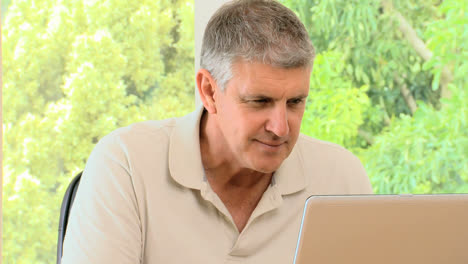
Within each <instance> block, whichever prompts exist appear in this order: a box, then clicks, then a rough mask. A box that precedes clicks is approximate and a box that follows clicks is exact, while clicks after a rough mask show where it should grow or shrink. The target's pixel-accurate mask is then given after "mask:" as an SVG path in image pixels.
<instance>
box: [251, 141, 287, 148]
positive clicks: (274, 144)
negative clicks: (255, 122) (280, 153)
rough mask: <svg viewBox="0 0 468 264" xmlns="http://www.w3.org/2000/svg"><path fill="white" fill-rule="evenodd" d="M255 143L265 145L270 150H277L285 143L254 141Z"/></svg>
mask: <svg viewBox="0 0 468 264" xmlns="http://www.w3.org/2000/svg"><path fill="white" fill-rule="evenodd" d="M256 141H257V142H258V143H260V144H262V145H265V146H267V147H271V148H278V147H280V146H281V145H283V144H284V143H286V141H283V142H271V141H261V140H256Z"/></svg>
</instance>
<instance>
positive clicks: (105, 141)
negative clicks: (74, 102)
mask: <svg viewBox="0 0 468 264" xmlns="http://www.w3.org/2000/svg"><path fill="white" fill-rule="evenodd" d="M176 123H177V118H169V119H164V120H149V121H142V122H137V123H133V124H130V125H128V126H125V127H120V128H117V129H115V130H114V131H112V132H110V133H109V134H107V135H105V136H104V137H102V138H101V139H100V140H99V143H98V145H97V148H98V149H99V148H118V149H122V148H123V149H132V148H146V147H152V145H154V144H157V145H158V146H159V147H162V146H163V145H166V144H169V139H170V135H171V132H172V130H173V129H174V127H175V126H176Z"/></svg>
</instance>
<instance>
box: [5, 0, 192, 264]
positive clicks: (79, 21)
mask: <svg viewBox="0 0 468 264" xmlns="http://www.w3.org/2000/svg"><path fill="white" fill-rule="evenodd" d="M193 33H194V32H193V2H192V1H184V0H166V1H165V0H161V1H152V0H142V1H130V2H128V1H122V0H110V1H73V0H71V1H60V0H41V1H29V0H13V1H12V3H11V5H10V6H9V11H8V16H7V17H6V21H5V25H4V28H3V32H2V40H3V51H4V53H3V56H4V57H3V69H4V76H3V78H4V94H3V96H4V108H3V111H4V134H5V141H4V142H5V144H4V146H3V149H4V154H5V155H4V157H5V160H4V165H5V168H4V170H5V179H4V186H3V188H4V207H3V208H4V211H3V216H4V232H3V241H4V246H3V249H4V251H3V252H4V254H3V256H4V261H5V262H6V263H51V262H53V260H54V258H55V246H56V239H57V227H58V214H59V208H60V202H61V199H62V196H63V193H64V190H65V188H66V186H67V185H68V183H69V181H70V179H71V177H72V176H73V175H74V174H76V173H77V172H78V171H80V170H82V169H83V167H84V164H85V162H86V159H87V157H88V155H89V153H90V151H91V150H92V148H93V146H94V144H95V143H96V142H97V141H98V140H99V139H100V138H101V137H102V136H103V135H105V134H107V133H109V132H110V131H112V130H114V129H116V128H117V127H121V126H125V125H128V124H129V123H132V122H137V121H141V120H146V119H160V118H165V117H168V116H177V115H182V114H184V113H187V112H189V111H190V110H191V109H192V108H193V107H194V102H193V101H194V98H193V81H192V79H193V76H194V63H193V61H194V56H193V55H194V44H193V41H192V40H193V39H194V36H193Z"/></svg>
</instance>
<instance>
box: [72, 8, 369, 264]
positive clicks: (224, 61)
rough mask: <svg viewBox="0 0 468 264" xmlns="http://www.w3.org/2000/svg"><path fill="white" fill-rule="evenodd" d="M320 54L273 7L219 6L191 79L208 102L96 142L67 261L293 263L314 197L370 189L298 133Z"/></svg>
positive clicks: (299, 27) (359, 170) (338, 157)
mask: <svg viewBox="0 0 468 264" xmlns="http://www.w3.org/2000/svg"><path fill="white" fill-rule="evenodd" d="M313 57H314V50H313V47H312V45H311V43H310V41H309V38H308V35H307V32H306V30H305V28H304V26H303V24H302V23H301V22H300V21H299V19H298V18H297V17H296V16H295V15H294V13H293V12H291V11H290V10H288V9H287V8H285V7H284V6H282V5H281V4H279V3H278V2H276V1H271V0H250V1H249V0H239V1H233V2H230V3H228V4H225V5H224V6H223V7H221V8H220V9H219V10H218V11H217V12H216V13H215V14H214V15H213V17H212V18H211V20H210V22H209V23H208V25H207V28H206V31H205V35H204V39H203V47H202V55H201V68H202V69H201V70H200V71H198V73H197V76H196V83H197V86H198V92H199V94H200V97H201V100H202V102H203V107H200V108H199V109H197V110H196V111H195V112H193V113H191V114H189V115H188V116H185V117H183V118H179V119H170V120H164V121H150V122H143V123H139V124H134V125H132V126H129V127H126V128H122V129H119V130H117V131H115V132H113V133H111V134H110V135H108V136H106V137H105V138H103V139H102V140H101V141H100V142H99V143H98V145H97V146H96V148H95V150H94V151H93V153H92V154H91V156H90V158H89V160H88V163H87V165H86V168H85V171H84V174H83V178H82V180H81V184H80V188H79V191H78V194H77V196H76V199H75V203H74V206H73V210H72V213H71V218H70V223H69V227H68V230H67V236H66V238H65V245H64V257H63V263H65V264H69V263H291V262H292V260H293V255H294V250H295V246H296V241H297V237H298V231H299V226H300V221H301V216H302V209H303V206H304V202H305V200H306V198H307V197H308V196H310V195H314V194H350V193H371V192H372V190H371V186H370V184H369V180H368V178H367V176H366V174H365V171H364V169H363V167H362V165H361V163H360V162H359V160H358V159H357V158H356V157H355V156H353V155H352V154H351V153H349V152H348V151H346V150H345V149H343V148H341V147H339V146H336V145H333V144H331V143H326V142H322V141H319V140H315V139H311V138H309V137H307V136H304V135H300V134H299V130H300V125H301V121H302V116H303V113H304V109H305V103H306V98H307V96H308V93H309V78H310V72H311V69H312V61H313ZM312 96H313V95H312Z"/></svg>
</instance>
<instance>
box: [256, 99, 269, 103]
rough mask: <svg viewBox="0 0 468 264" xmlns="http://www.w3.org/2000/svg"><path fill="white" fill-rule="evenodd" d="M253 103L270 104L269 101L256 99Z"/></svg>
mask: <svg viewBox="0 0 468 264" xmlns="http://www.w3.org/2000/svg"><path fill="white" fill-rule="evenodd" d="M252 102H253V103H255V104H266V103H268V99H255V100H253V101H252Z"/></svg>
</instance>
